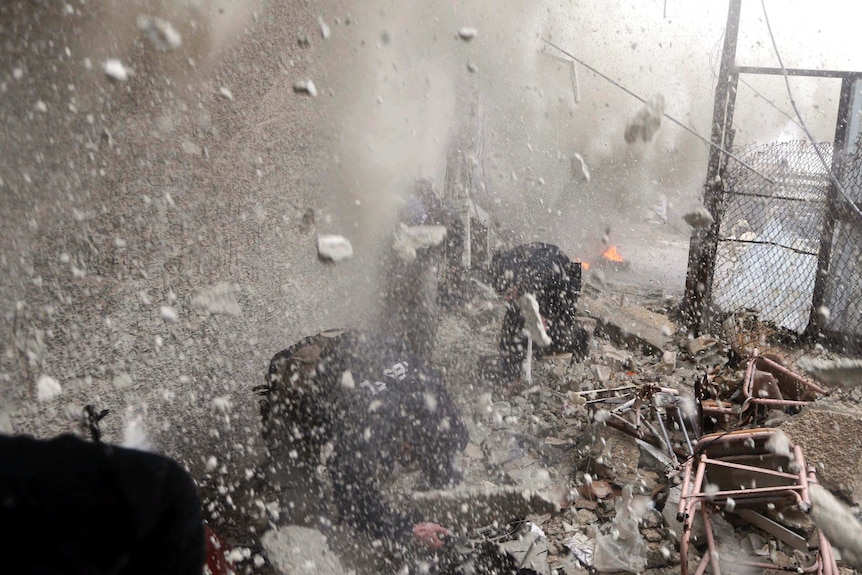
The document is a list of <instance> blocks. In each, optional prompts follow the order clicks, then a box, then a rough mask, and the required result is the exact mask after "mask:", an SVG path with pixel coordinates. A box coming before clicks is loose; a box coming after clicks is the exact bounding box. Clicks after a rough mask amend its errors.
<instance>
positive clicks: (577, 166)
mask: <svg viewBox="0 0 862 575" xmlns="http://www.w3.org/2000/svg"><path fill="white" fill-rule="evenodd" d="M572 175H573V176H574V177H575V179H576V180H577V181H579V182H589V181H590V169H589V168H588V167H587V163H586V162H585V161H584V158H583V156H581V155H580V154H573V155H572Z"/></svg>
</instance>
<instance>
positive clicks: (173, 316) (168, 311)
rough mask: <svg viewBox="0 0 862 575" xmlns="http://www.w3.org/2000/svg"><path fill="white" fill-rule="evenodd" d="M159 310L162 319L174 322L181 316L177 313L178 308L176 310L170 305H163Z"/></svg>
mask: <svg viewBox="0 0 862 575" xmlns="http://www.w3.org/2000/svg"><path fill="white" fill-rule="evenodd" d="M159 312H160V313H161V316H162V319H163V320H165V321H170V322H174V321H177V319H178V318H179V316H178V315H177V310H175V309H174V308H172V307H171V306H169V305H163V306H162V307H161V309H160V310H159Z"/></svg>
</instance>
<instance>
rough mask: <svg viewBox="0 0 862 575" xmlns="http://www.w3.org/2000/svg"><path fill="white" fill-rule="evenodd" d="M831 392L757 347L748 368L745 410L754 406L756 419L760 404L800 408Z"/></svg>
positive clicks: (744, 388)
mask: <svg viewBox="0 0 862 575" xmlns="http://www.w3.org/2000/svg"><path fill="white" fill-rule="evenodd" d="M830 393H831V392H830V391H829V390H827V389H824V388H823V387H821V386H819V385H817V384H816V383H814V382H813V381H811V380H809V379H806V378H805V377H802V376H801V375H799V374H797V373H794V372H793V371H791V370H789V369H787V368H786V367H784V366H783V365H781V364H780V363H778V362H776V361H773V360H771V359H769V358H768V357H764V356H762V355H758V354H757V351H756V350H755V352H754V355H753V356H752V357H751V359H749V360H748V366H747V368H746V370H745V380H744V382H743V387H742V394H743V396H744V397H745V400H744V402H743V407H742V413H745V414H748V413H749V410H750V409H753V410H754V412H753V415H754V419H755V421H757V417H758V415H759V410H760V408H761V407H763V408H767V409H768V408H774V409H783V410H788V409H794V408H797V409H801V408H802V407H805V406H806V405H808V404H809V403H811V402H812V401H814V400H816V399H818V396H819V397H823V396H826V395H829V394H830Z"/></svg>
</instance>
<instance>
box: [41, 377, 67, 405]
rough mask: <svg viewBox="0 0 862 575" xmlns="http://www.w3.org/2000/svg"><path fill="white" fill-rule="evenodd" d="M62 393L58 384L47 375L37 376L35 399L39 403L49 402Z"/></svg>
mask: <svg viewBox="0 0 862 575" xmlns="http://www.w3.org/2000/svg"><path fill="white" fill-rule="evenodd" d="M62 393H63V388H62V387H61V386H60V382H59V381H57V380H56V379H54V378H53V377H51V376H49V375H44V374H43V375H41V376H39V380H38V381H37V382H36V398H37V399H38V400H39V401H51V400H53V399H56V398H58V397H59V396H60V395H61V394H62Z"/></svg>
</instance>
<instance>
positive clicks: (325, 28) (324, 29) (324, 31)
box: [317, 16, 332, 40]
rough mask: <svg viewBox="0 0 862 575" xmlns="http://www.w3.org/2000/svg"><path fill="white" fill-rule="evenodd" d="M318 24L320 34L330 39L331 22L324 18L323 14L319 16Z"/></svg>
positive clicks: (325, 38)
mask: <svg viewBox="0 0 862 575" xmlns="http://www.w3.org/2000/svg"><path fill="white" fill-rule="evenodd" d="M317 25H318V26H320V35H321V37H322V38H323V39H324V40H329V37H330V36H331V35H332V30H330V29H329V24H327V23H326V21H325V20H324V19H323V16H318V17H317Z"/></svg>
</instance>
